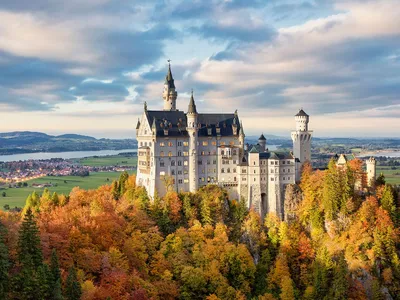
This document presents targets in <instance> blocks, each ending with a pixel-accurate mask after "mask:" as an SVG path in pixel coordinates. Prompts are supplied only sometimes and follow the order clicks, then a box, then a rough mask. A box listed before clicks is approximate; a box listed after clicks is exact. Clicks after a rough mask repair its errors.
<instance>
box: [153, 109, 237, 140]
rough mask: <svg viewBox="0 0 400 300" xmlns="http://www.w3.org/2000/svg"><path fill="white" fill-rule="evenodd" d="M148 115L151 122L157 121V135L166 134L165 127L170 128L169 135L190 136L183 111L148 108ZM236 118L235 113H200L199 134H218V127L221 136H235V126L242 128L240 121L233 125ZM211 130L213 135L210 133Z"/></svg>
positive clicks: (198, 117) (198, 119) (198, 118)
mask: <svg viewBox="0 0 400 300" xmlns="http://www.w3.org/2000/svg"><path fill="white" fill-rule="evenodd" d="M146 116H147V120H148V122H149V124H153V122H155V125H156V136H165V135H164V129H165V128H168V136H188V133H187V131H186V126H187V119H186V114H185V113H184V112H183V111H164V110H148V111H147V114H146ZM234 118H235V115H234V114H198V115H197V122H198V124H199V128H198V136H217V128H219V130H220V135H221V136H233V135H234V127H235V126H236V130H238V131H239V130H240V125H239V122H237V124H236V125H234V126H233V123H234V122H233V120H234ZM236 118H238V117H237V116H236ZM209 130H211V135H209V134H208V132H209Z"/></svg>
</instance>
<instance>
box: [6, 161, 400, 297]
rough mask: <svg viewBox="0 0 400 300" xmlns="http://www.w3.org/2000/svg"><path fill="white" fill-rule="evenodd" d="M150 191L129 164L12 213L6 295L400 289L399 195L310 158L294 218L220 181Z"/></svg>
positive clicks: (295, 195)
mask: <svg viewBox="0 0 400 300" xmlns="http://www.w3.org/2000/svg"><path fill="white" fill-rule="evenodd" d="M166 185H167V187H168V190H169V191H168V193H167V194H166V195H165V196H164V197H157V196H156V197H155V198H154V199H152V200H150V199H149V197H148V196H147V193H146V191H145V190H144V189H143V188H142V187H139V186H136V184H135V176H129V175H128V174H127V173H123V174H122V175H121V177H120V178H119V180H117V181H114V182H113V183H112V184H110V185H104V186H101V187H99V188H98V189H96V190H83V189H79V188H74V189H73V190H72V192H71V193H70V194H69V195H68V196H66V195H57V194H56V193H50V191H48V190H45V191H44V192H43V194H42V195H38V194H36V193H33V194H31V195H30V196H29V197H28V199H27V200H26V205H25V207H24V209H23V211H22V212H19V213H18V212H0V220H1V222H0V299H65V300H72V299H74V300H75V299H135V300H142V299H143V300H144V299H160V300H164V299H187V300H189V299H207V300H218V299H221V300H225V299H226V300H228V299H229V300H231V299H237V300H239V299H240V300H244V299H258V300H272V299H321V300H322V299H400V260H399V254H400V252H399V250H400V247H399V245H400V244H399V242H400V241H399V224H400V213H399V212H400V210H399V196H398V190H397V187H394V186H391V185H389V184H386V183H385V180H384V177H383V176H380V177H379V178H378V179H377V180H376V182H375V183H374V185H373V187H370V188H368V187H367V183H366V182H365V176H364V174H363V172H362V162H361V161H359V160H352V161H351V162H349V163H348V165H347V166H345V167H337V166H336V164H335V162H334V161H331V162H330V163H329V165H328V168H327V169H326V170H324V171H321V170H313V169H312V168H311V166H310V165H309V164H305V165H304V167H303V171H302V180H301V182H300V183H299V184H298V185H290V186H288V187H287V189H286V195H285V203H284V209H285V213H284V218H283V219H284V220H281V219H280V218H279V217H278V216H276V215H274V214H268V215H267V216H265V218H264V220H262V218H261V217H260V215H259V214H258V212H256V211H255V210H254V209H253V208H250V209H248V208H247V204H246V203H245V202H244V201H243V200H237V199H228V196H227V193H226V192H225V191H224V190H223V189H221V188H219V187H217V186H214V185H209V186H206V187H203V188H201V189H200V190H199V191H198V192H196V193H176V192H174V191H173V190H172V188H170V186H169V184H168V180H166Z"/></svg>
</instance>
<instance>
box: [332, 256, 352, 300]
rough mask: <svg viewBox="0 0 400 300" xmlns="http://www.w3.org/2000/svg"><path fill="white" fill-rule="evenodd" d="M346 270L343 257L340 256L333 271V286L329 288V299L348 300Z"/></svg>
mask: <svg viewBox="0 0 400 300" xmlns="http://www.w3.org/2000/svg"><path fill="white" fill-rule="evenodd" d="M347 277H348V269H347V263H346V261H345V259H344V255H341V256H340V258H339V261H338V264H337V266H336V267H335V269H334V276H333V284H332V287H331V293H330V294H331V296H330V297H329V298H330V299H334V300H342V299H343V300H344V299H348V289H349V283H348V279H347Z"/></svg>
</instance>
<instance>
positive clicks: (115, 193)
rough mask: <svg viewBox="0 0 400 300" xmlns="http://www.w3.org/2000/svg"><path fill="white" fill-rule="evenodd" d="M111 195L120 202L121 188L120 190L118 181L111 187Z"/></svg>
mask: <svg viewBox="0 0 400 300" xmlns="http://www.w3.org/2000/svg"><path fill="white" fill-rule="evenodd" d="M111 194H112V196H113V198H114V200H118V198H119V188H118V181H116V180H114V181H113V182H112V185H111Z"/></svg>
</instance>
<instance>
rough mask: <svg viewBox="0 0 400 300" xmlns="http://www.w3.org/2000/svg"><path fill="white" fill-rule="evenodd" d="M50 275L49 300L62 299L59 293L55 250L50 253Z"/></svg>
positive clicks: (59, 280)
mask: <svg viewBox="0 0 400 300" xmlns="http://www.w3.org/2000/svg"><path fill="white" fill-rule="evenodd" d="M50 273H51V299H54V300H60V299H63V297H62V292H61V272H60V266H59V263H58V257H57V252H56V250H55V249H53V251H52V252H51V261H50Z"/></svg>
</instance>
